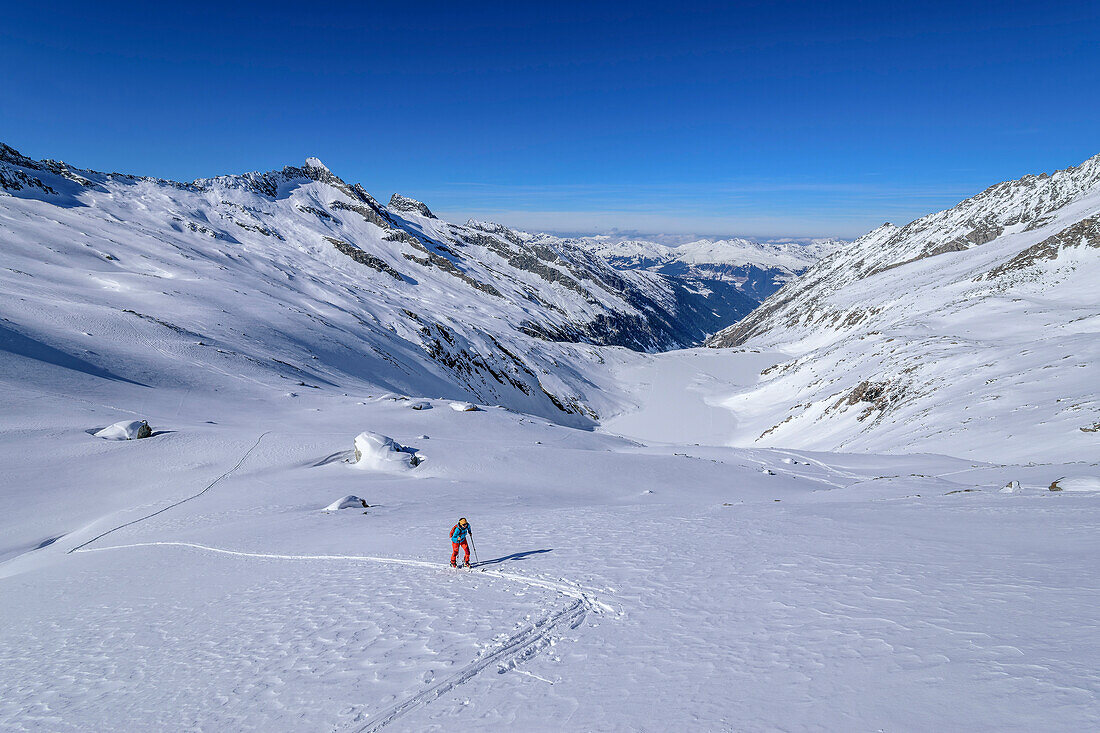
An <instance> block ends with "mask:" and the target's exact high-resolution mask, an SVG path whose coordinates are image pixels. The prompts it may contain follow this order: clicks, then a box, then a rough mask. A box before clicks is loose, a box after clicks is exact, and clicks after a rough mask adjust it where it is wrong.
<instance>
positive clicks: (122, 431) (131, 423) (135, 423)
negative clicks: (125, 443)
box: [92, 420, 153, 440]
mask: <svg viewBox="0 0 1100 733" xmlns="http://www.w3.org/2000/svg"><path fill="white" fill-rule="evenodd" d="M92 434H93V435H94V436H95V437H97V438H103V439H104V440H139V439H141V438H148V437H149V436H150V435H152V434H153V429H152V428H150V427H149V423H147V422H146V421H144V420H122V421H120V422H116V423H115V424H114V425H108V426H107V427H105V428H103V429H102V430H98V431H96V432H95V433H92Z"/></svg>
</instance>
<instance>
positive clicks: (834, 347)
mask: <svg viewBox="0 0 1100 733" xmlns="http://www.w3.org/2000/svg"><path fill="white" fill-rule="evenodd" d="M1098 285H1100V156H1097V157H1094V158H1091V159H1090V160H1088V161H1086V162H1085V163H1083V164H1082V165H1080V166H1078V167H1076V168H1069V169H1066V170H1062V171H1058V172H1056V173H1054V174H1052V175H1046V174H1043V175H1038V176H1035V175H1032V176H1025V177H1024V178H1021V179H1020V180H1018V181H1010V182H1006V183H1001V184H998V185H995V186H992V187H990V188H989V189H987V190H986V191H984V192H982V193H981V194H978V195H977V196H974V197H973V198H970V199H967V200H966V201H963V202H962V203H960V204H959V205H957V206H955V207H954V208H952V209H948V210H946V211H941V212H938V213H935V214H930V215H928V216H925V217H923V218H921V219H917V220H916V221H914V222H912V223H910V224H908V225H907V226H905V227H902V228H898V227H895V226H893V225H890V224H886V225H884V226H882V227H880V228H878V229H876V230H874V231H872V232H870V233H868V234H866V235H865V236H863V237H861V238H860V239H858V240H857V241H856V242H854V243H853V244H852V245H851V246H849V247H845V248H843V249H841V250H839V251H837V252H835V253H833V254H832V255H830V256H827V257H826V258H825V259H824V260H822V261H821V262H820V263H819V264H817V265H816V266H814V267H813V268H811V269H810V270H809V271H808V272H807V273H806V274H805V275H803V277H802V278H801V279H799V280H798V281H797V282H795V283H793V284H791V285H788V286H787V287H785V288H783V289H782V290H780V291H779V292H778V293H776V294H775V295H774V296H772V297H771V298H769V299H768V300H767V301H765V302H764V303H763V305H762V306H761V307H760V308H759V309H758V310H757V311H755V312H753V313H752V314H751V315H750V316H749V317H747V318H745V319H744V320H742V321H741V322H739V323H737V324H736V325H735V326H733V327H731V328H729V329H727V330H726V331H724V332H722V333H720V334H718V335H717V336H715V337H714V338H713V339H712V340H711V341H710V345H712V346H718V347H722V346H726V347H729V346H742V347H746V348H767V349H778V350H782V351H784V352H787V353H789V354H791V355H792V357H793V358H792V360H791V361H789V362H787V363H785V364H782V365H779V366H777V367H775V368H773V369H770V370H768V371H767V372H766V373H765V375H764V376H765V377H766V378H765V379H764V380H762V382H761V383H760V384H759V385H758V386H756V387H755V388H753V389H751V390H749V391H746V392H744V393H742V394H740V395H738V396H736V397H734V398H732V399H731V400H730V401H729V403H728V406H729V407H730V408H731V409H734V410H735V412H736V413H737V415H738V419H739V420H740V425H741V428H740V432H739V434H738V436H737V440H740V441H744V442H751V441H755V442H757V443H759V444H763V445H784V446H801V447H814V448H819V449H858V450H874V451H899V452H900V451H919V450H933V451H942V452H948V453H952V454H954V455H982V456H988V457H999V458H1001V459H1004V460H1009V459H1013V458H1015V459H1022V458H1026V457H1029V456H1035V455H1043V456H1047V457H1050V456H1062V457H1067V458H1068V457H1080V456H1082V455H1085V454H1087V453H1090V452H1095V451H1096V449H1097V437H1096V436H1097V435H1100V433H1098V432H1097V431H1098V430H1100V394H1098V393H1100V387H1098V385H1100V364H1098V361H1100V337H1098V334H1100V286H1098Z"/></svg>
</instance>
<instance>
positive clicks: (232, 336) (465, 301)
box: [0, 146, 755, 423]
mask: <svg viewBox="0 0 1100 733" xmlns="http://www.w3.org/2000/svg"><path fill="white" fill-rule="evenodd" d="M0 239H2V242H3V248H4V255H5V263H4V264H5V268H4V269H3V270H0V293H2V296H3V307H4V320H3V322H2V325H0V329H2V331H0V334H2V338H3V348H2V351H0V353H3V354H4V355H5V358H14V357H13V356H12V355H13V354H14V355H18V356H19V357H20V358H24V359H25V358H34V359H37V360H38V361H43V360H44V361H48V362H50V363H51V364H53V365H54V366H56V365H58V364H62V363H63V364H68V365H74V364H77V363H79V364H81V365H83V366H82V367H81V368H82V369H84V370H85V371H87V372H89V373H100V372H102V371H103V368H102V366H97V365H102V364H106V363H115V364H117V363H119V362H120V359H118V358H116V357H118V356H120V355H122V354H124V355H125V358H124V359H122V360H121V362H122V363H126V364H128V365H129V369H128V370H127V373H126V374H119V375H116V376H118V377H120V378H121V377H124V378H127V379H131V380H136V381H139V382H142V383H147V384H154V383H156V382H157V380H160V379H173V380H188V379H194V378H195V370H193V369H186V370H185V369H182V368H181V369H179V370H178V371H179V373H178V374H172V375H165V374H164V373H163V371H164V369H165V365H164V364H162V363H161V362H162V361H163V359H162V358H161V354H160V353H159V352H166V353H171V354H172V355H173V359H174V363H179V364H183V363H187V364H192V363H195V364H202V365H203V368H204V369H206V370H208V371H211V370H212V371H219V370H220V371H226V370H231V371H234V372H236V371H238V370H245V371H251V372H255V376H256V378H258V379H268V378H275V379H280V378H282V379H285V380H288V382H287V383H288V384H289V385H291V386H293V385H298V384H299V383H301V384H302V385H306V386H309V385H317V384H319V383H333V384H335V383H345V382H346V381H347V378H352V379H356V380H361V381H362V382H364V383H366V384H370V385H374V386H375V387H376V388H378V389H385V390H392V391H396V392H402V393H411V394H426V395H447V396H452V397H460V398H474V399H476V400H477V401H479V402H482V403H489V404H497V403H499V404H505V405H508V406H510V407H512V408H514V409H519V410H523V411H527V412H532V413H536V414H542V415H546V416H551V417H553V418H554V419H559V420H563V421H566V422H570V423H584V422H586V421H589V420H590V419H591V418H592V417H593V416H594V415H595V414H596V411H597V410H599V409H601V404H602V403H603V402H606V397H605V396H603V395H601V394H600V393H599V391H598V390H593V389H592V385H591V383H590V382H589V381H588V378H587V377H585V376H584V374H583V373H584V370H583V369H582V368H578V366H577V364H578V363H582V364H586V363H588V362H589V361H591V360H593V359H594V358H596V359H597V360H598V358H597V357H593V356H592V354H591V351H592V350H591V349H590V348H587V347H586V346H585V345H586V344H601V345H616V346H624V347H628V348H630V349H635V350H646V351H657V350H663V349H669V348H674V347H679V346H687V345H691V344H693V343H700V342H701V341H702V339H704V338H705V337H706V336H707V335H708V334H709V333H713V332H715V331H717V330H719V329H720V328H721V327H723V326H725V325H726V324H728V323H729V322H731V321H732V320H734V317H732V316H731V314H736V317H740V316H741V315H743V314H745V313H747V312H748V311H749V310H750V309H751V308H752V307H753V306H754V305H755V303H753V301H752V300H751V299H750V298H748V297H747V296H745V295H744V294H743V293H741V292H739V291H738V290H737V289H736V288H732V287H731V288H727V289H725V290H721V289H703V288H699V287H697V286H696V285H695V284H693V283H687V282H684V281H681V280H678V279H676V278H668V277H663V276H661V275H658V274H656V273H651V272H644V271H639V272H621V271H619V270H616V269H614V268H612V267H611V266H609V265H608V264H607V263H606V262H605V261H603V260H602V259H600V258H599V257H597V256H595V255H594V254H592V253H591V252H589V251H588V250H587V249H585V248H581V247H577V246H574V245H573V244H571V243H570V242H568V241H561V240H555V239H553V238H531V237H530V236H520V235H519V234H517V233H515V232H513V231H511V230H509V229H507V228H505V227H503V226H499V225H494V224H486V223H481V222H470V223H468V224H467V225H464V226H462V225H456V224H451V223H448V222H445V221H441V220H440V219H438V218H436V217H435V216H434V215H433V214H432V212H431V210H430V209H429V208H428V207H427V206H426V205H424V204H423V203H421V202H419V201H416V200H414V199H410V198H407V197H404V196H400V195H394V196H393V198H392V199H391V200H390V204H389V206H383V205H381V204H380V203H379V202H378V201H376V200H375V199H374V198H373V197H371V195H370V194H368V193H367V192H366V191H365V190H363V189H362V187H360V186H359V185H349V184H347V183H345V182H344V181H343V180H341V179H340V178H339V177H337V176H336V175H335V174H333V173H332V172H331V171H330V170H329V169H328V168H327V167H325V166H324V165H323V164H322V163H321V162H320V161H319V160H317V159H316V158H310V159H308V160H307V161H306V162H305V163H304V164H303V165H301V166H292V167H286V168H283V169H282V170H280V171H273V172H269V173H248V174H244V175H232V176H220V177H217V178H210V179H203V180H197V181H194V182H191V183H178V182H174V181H167V180H160V179H155V178H143V177H136V176H131V175H122V174H116V173H99V172H95V171H90V170H81V169H76V168H73V167H71V166H69V165H66V164H65V163H60V162H57V161H51V160H46V161H35V160H31V159H29V158H27V157H25V156H23V155H21V154H20V153H18V152H17V151H15V150H14V149H12V148H10V147H7V146H0ZM125 334H129V336H128V337H120V336H124V335H125ZM47 354H49V355H53V356H49V357H47V356H46V355H47Z"/></svg>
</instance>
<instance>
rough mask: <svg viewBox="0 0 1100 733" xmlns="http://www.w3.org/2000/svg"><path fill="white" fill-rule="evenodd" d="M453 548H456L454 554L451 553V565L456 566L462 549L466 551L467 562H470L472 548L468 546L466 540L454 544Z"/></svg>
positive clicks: (452, 544)
mask: <svg viewBox="0 0 1100 733" xmlns="http://www.w3.org/2000/svg"><path fill="white" fill-rule="evenodd" d="M451 547H453V548H454V552H452V553H451V564H452V565H454V564H455V563H456V562H458V548H460V547H461V548H462V549H463V550H465V551H466V562H470V546H469V545H467V544H466V540H462V541H461V542H452V543H451Z"/></svg>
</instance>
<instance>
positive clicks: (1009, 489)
mask: <svg viewBox="0 0 1100 733" xmlns="http://www.w3.org/2000/svg"><path fill="white" fill-rule="evenodd" d="M1019 490H1020V482H1019V481H1009V482H1008V483H1007V484H1005V486H1004V488H1003V489H1001V493H1002V494H1015V493H1016V492H1017V491H1019Z"/></svg>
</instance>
